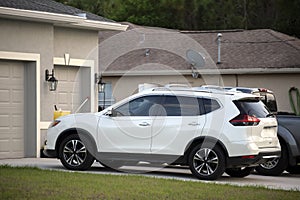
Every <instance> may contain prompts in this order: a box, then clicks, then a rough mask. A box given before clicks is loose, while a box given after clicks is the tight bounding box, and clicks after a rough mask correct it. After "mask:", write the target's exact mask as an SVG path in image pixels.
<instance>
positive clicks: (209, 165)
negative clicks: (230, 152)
mask: <svg viewBox="0 0 300 200" xmlns="http://www.w3.org/2000/svg"><path fill="white" fill-rule="evenodd" d="M193 165H194V169H195V170H196V171H197V172H198V173H199V174H200V175H202V176H209V175H211V174H213V173H214V172H215V171H216V170H217V168H218V165H219V158H218V155H217V154H216V152H215V151H214V150H212V149H209V148H202V149H199V151H197V152H196V153H195V155H194V158H193Z"/></svg>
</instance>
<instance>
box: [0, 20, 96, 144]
mask: <svg viewBox="0 0 300 200" xmlns="http://www.w3.org/2000/svg"><path fill="white" fill-rule="evenodd" d="M97 45H98V31H96V30H95V31H92V30H83V29H73V28H63V27H56V26H53V24H50V23H39V22H28V21H21V20H13V19H3V18H0V52H12V53H17V52H18V53H31V54H37V55H40V65H39V66H40V82H39V85H40V91H39V94H37V95H39V96H40V113H39V114H40V122H51V121H52V119H53V110H54V109H53V104H54V103H55V99H54V98H55V94H54V93H53V92H50V91H49V90H48V86H47V82H46V81H45V70H46V69H48V70H49V71H50V72H51V70H52V68H53V66H54V58H63V57H64V54H65V53H68V54H69V55H70V58H71V60H72V59H77V60H79V59H81V60H93V61H94V68H93V70H95V71H97V68H98V67H97V66H98V47H97ZM33 64H34V63H33ZM34 65H35V64H34ZM93 75H94V71H91V76H89V77H91V79H93ZM86 81H87V82H88V81H90V80H86ZM87 85H90V84H89V83H87ZM58 87H59V85H58ZM91 87H92V88H94V87H95V85H92V86H91ZM30 89H32V90H34V88H30ZM95 89H96V88H95ZM25 92H26V91H25ZM94 96H95V102H97V94H96V90H95V94H94ZM32 98H35V97H32ZM95 109H96V105H95ZM32 117H33V118H34V117H35V116H34V114H33V115H32ZM40 122H37V123H40ZM40 133H41V135H39V136H38V138H41V145H42V143H43V140H44V135H45V131H44V130H41V132H40Z"/></svg>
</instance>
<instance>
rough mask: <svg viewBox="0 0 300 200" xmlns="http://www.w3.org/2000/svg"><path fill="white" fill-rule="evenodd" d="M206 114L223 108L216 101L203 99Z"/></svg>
mask: <svg viewBox="0 0 300 200" xmlns="http://www.w3.org/2000/svg"><path fill="white" fill-rule="evenodd" d="M202 102H203V106H204V110H205V114H207V113H210V112H213V111H215V110H217V109H219V108H221V106H220V104H219V103H218V102H217V101H216V100H214V99H206V98H203V99H202Z"/></svg>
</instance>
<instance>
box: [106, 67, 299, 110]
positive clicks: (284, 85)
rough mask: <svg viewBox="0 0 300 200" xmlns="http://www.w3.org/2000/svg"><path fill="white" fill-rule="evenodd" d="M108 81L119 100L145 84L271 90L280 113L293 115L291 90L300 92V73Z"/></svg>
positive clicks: (174, 76)
mask: <svg viewBox="0 0 300 200" xmlns="http://www.w3.org/2000/svg"><path fill="white" fill-rule="evenodd" d="M104 81H105V82H109V83H112V87H113V96H114V98H115V100H116V101H120V100H122V99H124V98H125V97H128V96H130V95H131V94H134V93H136V92H137V90H138V85H139V84H143V83H155V84H161V85H165V84H170V83H184V84H190V85H191V86H200V85H212V84H217V85H224V86H233V87H234V86H241V87H257V88H268V89H270V90H272V91H274V93H275V95H276V98H277V103H278V109H279V111H288V112H291V108H290V103H289V97H288V90H289V89H290V87H293V86H294V87H297V88H299V89H300V74H299V73H298V74H297V73H296V74H255V75H222V76H221V75H213V76H208V75H203V77H202V78H198V79H194V78H192V76H181V75H177V76H176V75H173V76H171V75H170V76H151V75H149V76H123V77H105V78H104Z"/></svg>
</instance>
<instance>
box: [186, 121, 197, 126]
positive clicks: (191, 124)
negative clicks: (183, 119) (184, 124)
mask: <svg viewBox="0 0 300 200" xmlns="http://www.w3.org/2000/svg"><path fill="white" fill-rule="evenodd" d="M188 125H189V126H199V125H200V124H199V123H197V122H191V123H189V124H188Z"/></svg>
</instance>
